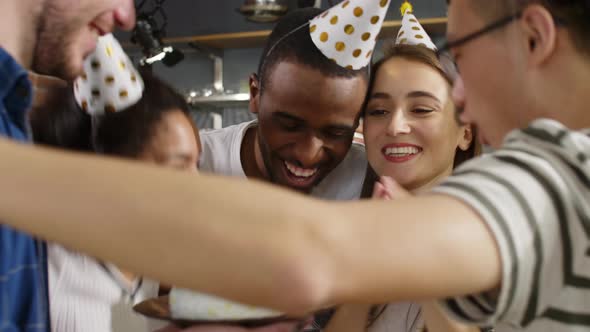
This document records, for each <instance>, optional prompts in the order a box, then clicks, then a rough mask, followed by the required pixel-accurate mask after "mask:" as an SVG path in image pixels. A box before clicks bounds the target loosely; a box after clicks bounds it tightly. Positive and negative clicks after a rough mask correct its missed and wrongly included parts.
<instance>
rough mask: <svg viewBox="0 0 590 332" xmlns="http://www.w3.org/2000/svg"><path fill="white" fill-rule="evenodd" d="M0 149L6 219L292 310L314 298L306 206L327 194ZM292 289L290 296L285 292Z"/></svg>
mask: <svg viewBox="0 0 590 332" xmlns="http://www.w3.org/2000/svg"><path fill="white" fill-rule="evenodd" d="M0 154H1V155H2V156H3V160H2V162H1V163H0V179H1V180H0V183H2V186H1V187H0V197H2V199H0V220H2V222H4V223H7V224H9V225H11V226H13V227H16V228H18V229H21V230H24V231H26V232H29V233H31V234H34V235H36V236H39V237H41V238H44V239H47V240H50V241H55V242H58V243H61V244H63V245H65V246H67V247H70V248H72V249H76V250H80V251H83V252H86V253H89V254H91V255H94V256H96V257H99V258H101V259H104V260H107V261H111V262H114V263H116V264H119V265H121V266H123V267H126V268H129V269H131V270H133V271H135V272H138V273H144V274H146V275H148V276H150V277H154V278H156V279H159V280H162V281H165V282H169V283H172V284H175V285H181V286H186V287H190V288H196V289H200V290H203V291H207V292H212V293H216V294H219V295H222V296H227V297H230V298H233V299H238V300H242V301H245V302H248V303H254V304H261V305H268V306H273V307H275V308H279V309H283V310H293V309H292V306H293V307H295V308H297V309H301V308H302V307H305V306H307V305H309V304H308V303H304V302H307V301H308V298H306V297H307V296H308V294H304V293H301V292H298V289H299V288H300V287H303V288H304V289H305V288H307V287H308V285H306V283H307V281H306V280H301V278H300V276H301V275H302V273H301V272H302V271H299V268H300V267H302V266H301V265H300V264H308V262H309V261H310V260H312V259H313V257H308V256H309V254H308V253H307V252H306V250H307V249H306V248H311V245H308V241H311V239H313V236H310V233H313V230H312V229H310V228H307V227H305V225H306V224H311V223H308V222H307V221H306V220H304V217H302V216H304V215H308V216H313V215H318V214H320V215H321V212H320V211H317V210H316V209H320V208H321V207H322V204H320V203H319V202H315V201H312V200H309V199H307V198H305V197H303V196H302V195H298V194H294V193H290V192H286V191H284V190H280V189H277V188H275V187H272V188H271V186H269V185H263V184H260V183H254V182H249V181H241V180H234V179H225V178H213V177H205V176H200V177H199V176H196V175H188V174H186V173H181V172H176V171H170V170H164V169H160V168H156V167H148V166H145V165H144V164H139V163H136V162H128V161H119V160H110V159H105V158H98V157H94V156H82V155H74V154H68V153H62V152H56V151H50V150H46V149H41V148H32V147H28V146H21V145H17V144H14V143H9V142H6V141H2V140H0ZM266 200H268V201H269V203H268V204H266V203H264V202H265V201H266ZM303 206H305V208H302V207H303ZM304 213H305V214H304ZM312 264H313V263H312ZM303 269H305V268H301V270H303ZM312 272H313V271H310V273H312ZM312 288H313V287H312ZM284 290H293V294H291V295H289V297H290V298H289V299H288V300H287V299H285V298H281V297H277V294H281V293H282V292H283V291H284ZM298 295H299V296H301V299H298V298H297V296H298Z"/></svg>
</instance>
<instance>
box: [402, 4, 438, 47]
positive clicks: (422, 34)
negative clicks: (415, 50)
mask: <svg viewBox="0 0 590 332" xmlns="http://www.w3.org/2000/svg"><path fill="white" fill-rule="evenodd" d="M396 43H397V44H406V45H418V46H424V47H426V48H428V49H431V50H436V46H435V45H434V43H433V42H432V40H431V39H430V37H429V36H428V34H427V33H426V31H424V28H423V27H422V25H420V22H418V20H417V19H416V17H415V16H414V14H413V13H411V12H406V14H405V15H404V17H403V19H402V27H401V29H400V31H399V33H398V36H397V40H396Z"/></svg>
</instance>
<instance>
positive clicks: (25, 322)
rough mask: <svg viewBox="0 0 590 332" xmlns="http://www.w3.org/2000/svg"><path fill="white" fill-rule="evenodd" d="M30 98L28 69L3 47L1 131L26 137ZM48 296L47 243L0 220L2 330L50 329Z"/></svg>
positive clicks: (0, 51)
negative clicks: (4, 224) (0, 222)
mask: <svg viewBox="0 0 590 332" xmlns="http://www.w3.org/2000/svg"><path fill="white" fill-rule="evenodd" d="M31 101H32V87H31V83H30V81H29V79H28V75H27V72H26V71H25V69H24V68H23V67H21V66H20V65H19V64H18V63H17V62H16V61H15V60H14V59H13V58H12V57H11V56H10V55H9V54H8V53H7V52H6V51H4V50H3V49H2V48H0V135H2V136H8V137H10V138H12V139H15V140H19V141H26V140H27V136H28V135H27V132H28V130H27V127H28V126H27V120H26V112H27V110H28V109H29V107H30V105H31ZM4 158H10V156H0V162H2V159H4ZM0 185H2V184H0ZM12 189H13V190H15V191H16V190H18V189H17V188H12ZM0 199H1V198H0ZM47 296H48V293H47V257H46V253H45V245H44V244H43V243H41V242H39V241H37V240H35V239H33V238H32V237H30V236H28V235H26V234H23V233H20V232H17V231H15V230H13V229H11V228H9V227H6V226H3V225H2V224H0V332H17V331H19V332H20V331H27V332H28V331H31V332H33V331H35V332H40V331H47V332H48V331H50V326H49V310H48V309H49V308H48V301H47Z"/></svg>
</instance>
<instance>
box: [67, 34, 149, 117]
mask: <svg viewBox="0 0 590 332" xmlns="http://www.w3.org/2000/svg"><path fill="white" fill-rule="evenodd" d="M73 87H74V88H73V90H74V96H75V98H76V101H77V103H78V105H79V106H80V107H81V108H82V109H83V110H84V111H85V112H87V113H89V114H91V115H101V114H104V113H112V112H117V111H119V110H123V109H126V108H127V107H129V106H131V105H132V104H133V103H136V102H137V101H138V100H139V99H140V98H141V96H142V93H143V88H144V85H143V81H142V79H141V77H139V76H138V74H137V72H136V71H135V68H134V67H133V65H132V63H131V61H130V60H129V58H128V57H127V55H126V54H125V52H124V51H123V49H122V48H121V46H120V45H119V43H118V42H117V40H116V39H114V37H113V36H112V35H106V36H101V37H99V39H98V42H97V47H96V50H95V52H94V53H93V54H92V55H91V56H89V57H88V58H87V60H85V61H84V70H83V73H82V74H81V75H80V77H78V78H77V79H76V80H75V81H74V84H73Z"/></svg>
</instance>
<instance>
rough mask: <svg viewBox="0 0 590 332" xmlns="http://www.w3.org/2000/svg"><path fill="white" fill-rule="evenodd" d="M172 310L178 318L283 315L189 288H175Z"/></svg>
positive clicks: (270, 316)
mask: <svg viewBox="0 0 590 332" xmlns="http://www.w3.org/2000/svg"><path fill="white" fill-rule="evenodd" d="M169 298H170V312H171V314H172V318H174V319H178V320H212V321H213V320H244V319H263V318H272V317H277V316H281V315H283V314H282V313H280V312H278V311H274V310H271V309H266V308H261V307H253V306H248V305H244V304H240V303H237V302H232V301H229V300H225V299H222V298H220V297H216V296H213V295H208V294H203V293H198V292H194V291H191V290H188V289H182V288H173V289H172V291H171V292H170V297H169Z"/></svg>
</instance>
